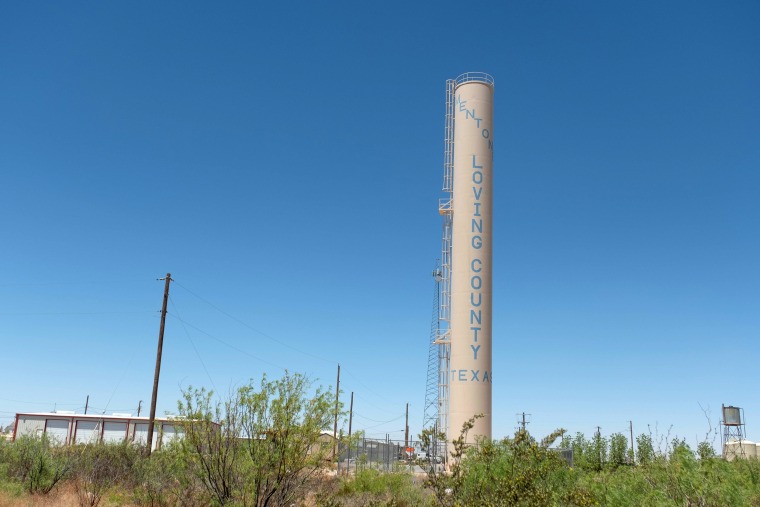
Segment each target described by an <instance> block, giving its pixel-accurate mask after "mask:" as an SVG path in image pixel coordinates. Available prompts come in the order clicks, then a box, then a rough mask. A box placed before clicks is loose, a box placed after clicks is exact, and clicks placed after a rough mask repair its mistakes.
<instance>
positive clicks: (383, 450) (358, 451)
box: [338, 438, 446, 473]
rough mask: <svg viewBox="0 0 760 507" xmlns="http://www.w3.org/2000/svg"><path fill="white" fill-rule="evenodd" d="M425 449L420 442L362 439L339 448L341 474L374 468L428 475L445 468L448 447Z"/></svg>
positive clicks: (342, 444) (440, 446)
mask: <svg viewBox="0 0 760 507" xmlns="http://www.w3.org/2000/svg"><path fill="white" fill-rule="evenodd" d="M435 447H436V446H434V447H433V448H430V449H429V448H423V447H422V443H421V442H420V441H419V440H409V441H404V440H391V439H390V438H386V439H385V440H378V439H371V438H360V439H357V440H355V441H354V442H352V443H351V445H348V443H341V444H339V445H338V472H343V473H345V472H356V471H357V470H366V469H374V470H379V471H383V472H394V471H399V470H404V469H405V470H409V471H411V472H417V473H423V472H427V471H428V470H429V469H430V468H431V467H436V468H438V469H441V470H442V469H443V462H444V456H445V454H446V450H445V447H444V446H443V445H438V446H437V447H438V448H437V449H436V448H435Z"/></svg>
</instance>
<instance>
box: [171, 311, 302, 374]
mask: <svg viewBox="0 0 760 507" xmlns="http://www.w3.org/2000/svg"><path fill="white" fill-rule="evenodd" d="M167 315H169V316H171V317H173V318H175V319H177V320H178V321H180V322H183V323H185V324H187V326H188V327H191V328H193V329H195V330H196V331H198V332H199V333H201V334H205V335H206V336H208V337H209V338H211V339H212V340H215V341H218V342H219V343H221V344H222V345H225V346H227V347H229V348H231V349H232V350H235V351H237V352H240V353H241V354H245V355H246V356H248V357H251V358H253V359H255V360H257V361H261V362H262V363H266V364H268V365H270V366H274V367H275V368H279V369H281V370H283V371H287V368H284V367H282V366H280V365H279V364H274V363H273V362H271V361H267V360H266V359H262V358H260V357H258V356H255V355H253V354H251V353H250V352H248V351H246V350H243V349H241V348H240V347H236V346H235V345H232V344H231V343H228V342H226V341H224V340H222V339H221V338H217V337H216V336H214V335H212V334H210V333H207V332H206V331H204V330H203V329H200V328H199V327H196V326H194V325H193V324H191V323H189V322H187V321H186V320H183V319H182V318H180V316H179V315H175V314H173V313H167Z"/></svg>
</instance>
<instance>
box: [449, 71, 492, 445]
mask: <svg viewBox="0 0 760 507" xmlns="http://www.w3.org/2000/svg"><path fill="white" fill-rule="evenodd" d="M455 83H456V85H455V88H454V182H453V206H452V207H453V219H452V238H451V361H450V371H449V379H448V380H449V441H452V440H453V439H455V438H457V437H458V436H459V434H460V432H461V430H462V424H463V423H464V422H465V421H467V420H468V419H470V418H471V417H473V416H474V415H477V414H482V415H483V417H482V418H480V419H478V420H477V421H476V423H475V426H474V428H473V429H472V430H470V431H469V433H468V438H467V440H468V442H472V441H474V439H475V437H478V436H483V437H487V438H491V387H492V385H493V384H492V382H493V371H492V369H491V260H492V248H491V237H492V229H493V225H492V215H493V88H494V82H493V78H492V77H491V76H489V75H488V74H484V73H479V72H472V73H466V74H462V75H461V76H459V77H458V78H457V79H456V80H455Z"/></svg>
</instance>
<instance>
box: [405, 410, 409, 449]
mask: <svg viewBox="0 0 760 507" xmlns="http://www.w3.org/2000/svg"><path fill="white" fill-rule="evenodd" d="M405 428H406V430H405V431H404V447H405V448H406V449H404V450H405V451H407V452H408V449H409V403H407V404H406V426H405Z"/></svg>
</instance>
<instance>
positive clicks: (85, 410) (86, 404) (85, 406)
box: [84, 394, 90, 414]
mask: <svg viewBox="0 0 760 507" xmlns="http://www.w3.org/2000/svg"><path fill="white" fill-rule="evenodd" d="M89 406H90V395H89V394H88V395H87V401H85V402H84V413H85V414H86V413H87V408H88V407H89Z"/></svg>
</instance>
